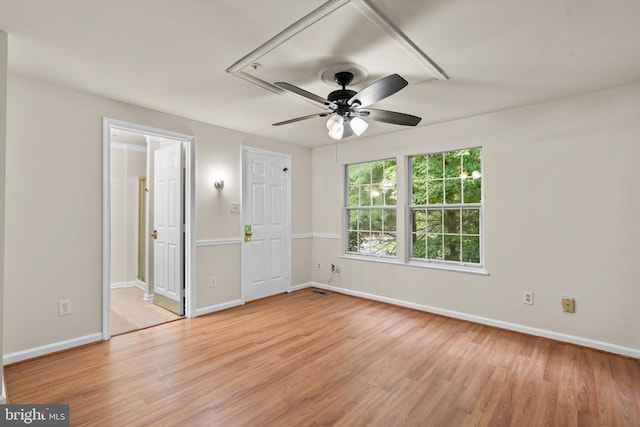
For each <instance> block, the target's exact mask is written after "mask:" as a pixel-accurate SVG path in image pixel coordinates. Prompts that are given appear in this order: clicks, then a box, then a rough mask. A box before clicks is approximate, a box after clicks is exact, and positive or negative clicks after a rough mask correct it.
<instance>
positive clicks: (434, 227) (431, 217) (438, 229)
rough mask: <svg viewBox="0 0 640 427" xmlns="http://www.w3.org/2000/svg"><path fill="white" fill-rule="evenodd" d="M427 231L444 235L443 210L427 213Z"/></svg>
mask: <svg viewBox="0 0 640 427" xmlns="http://www.w3.org/2000/svg"><path fill="white" fill-rule="evenodd" d="M427 231H428V232H429V233H442V210H440V209H437V210H435V209H434V210H429V211H428V212H427Z"/></svg>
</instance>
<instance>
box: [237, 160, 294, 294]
mask: <svg viewBox="0 0 640 427" xmlns="http://www.w3.org/2000/svg"><path fill="white" fill-rule="evenodd" d="M242 159H243V161H242V165H243V196H242V199H243V201H242V203H243V209H242V218H243V225H244V227H243V230H244V231H245V238H244V239H243V240H244V243H243V247H242V272H243V274H242V290H243V298H244V300H245V301H251V300H254V299H258V298H263V297H266V296H269V295H275V294H278V293H283V292H286V291H287V290H289V287H290V276H291V255H290V253H291V251H290V247H291V234H290V233H291V232H290V225H289V224H290V219H289V217H290V212H289V211H290V209H289V207H290V199H289V191H290V187H289V163H290V157H289V156H288V155H283V154H279V153H271V152H265V151H258V150H253V149H248V148H245V149H243V156H242ZM247 227H250V228H247Z"/></svg>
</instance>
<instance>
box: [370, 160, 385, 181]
mask: <svg viewBox="0 0 640 427" xmlns="http://www.w3.org/2000/svg"><path fill="white" fill-rule="evenodd" d="M383 178H384V161H382V160H381V161H377V162H371V182H373V183H379V182H382V179H383Z"/></svg>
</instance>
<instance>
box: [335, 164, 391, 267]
mask: <svg viewBox="0 0 640 427" xmlns="http://www.w3.org/2000/svg"><path fill="white" fill-rule="evenodd" d="M346 175H347V178H348V182H347V197H346V199H347V200H346V214H347V235H348V236H349V239H348V243H347V253H348V254H359V255H367V256H378V257H395V256H396V192H397V190H396V183H397V181H396V159H385V160H376V161H373V162H366V163H356V164H350V165H347V167H346Z"/></svg>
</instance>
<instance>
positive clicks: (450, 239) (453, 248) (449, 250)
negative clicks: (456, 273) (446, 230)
mask: <svg viewBox="0 0 640 427" xmlns="http://www.w3.org/2000/svg"><path fill="white" fill-rule="evenodd" d="M443 249H444V259H445V260H447V261H460V236H449V235H445V236H444V248H443Z"/></svg>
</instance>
